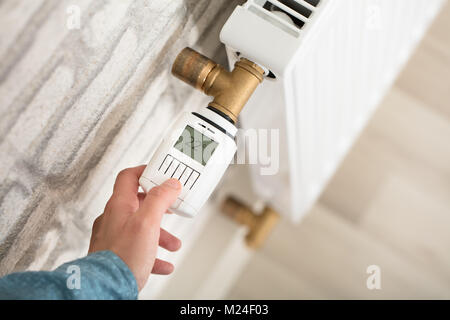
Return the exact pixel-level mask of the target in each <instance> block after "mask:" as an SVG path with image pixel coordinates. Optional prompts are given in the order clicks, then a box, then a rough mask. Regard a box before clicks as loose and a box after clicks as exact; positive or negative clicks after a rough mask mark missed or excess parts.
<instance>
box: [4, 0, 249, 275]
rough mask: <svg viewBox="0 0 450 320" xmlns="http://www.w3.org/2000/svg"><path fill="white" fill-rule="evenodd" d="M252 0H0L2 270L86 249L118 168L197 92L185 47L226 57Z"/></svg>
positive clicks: (136, 156)
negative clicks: (235, 15)
mask: <svg viewBox="0 0 450 320" xmlns="http://www.w3.org/2000/svg"><path fill="white" fill-rule="evenodd" d="M240 2H242V1H238V0H232V1H230V0H214V1H210V0H170V1H167V0H151V1H150V0H120V1H118V0H109V1H107V0H77V1H67V0H33V1H30V0H3V1H0V155H1V158H0V275H3V274H6V273H9V272H12V271H18V270H26V269H32V270H34V269H51V268H53V267H55V266H56V265H58V264H59V263H62V262H64V261H67V260H69V259H73V258H76V257H79V256H80V255H83V254H85V253H86V250H87V247H88V241H89V236H90V228H91V225H92V222H93V220H94V219H95V218H96V217H97V216H98V215H99V214H101V212H102V210H103V207H104V205H105V203H106V200H107V198H108V197H109V196H110V193H111V190H112V184H113V181H114V179H115V176H116V174H117V173H118V172H119V171H120V170H121V169H123V168H125V167H127V166H134V165H139V164H143V163H146V162H147V161H148V158H149V155H150V153H151V152H152V150H154V148H155V146H156V143H157V142H158V140H159V138H160V136H161V134H162V131H163V130H164V128H166V127H167V125H168V124H169V123H170V121H171V119H172V118H173V116H175V115H176V114H177V113H178V112H179V111H180V110H181V109H183V108H184V107H186V106H185V105H184V102H185V101H188V99H189V98H190V96H192V95H196V94H197V93H194V92H193V90H191V89H189V88H187V86H184V85H183V84H180V83H179V81H177V80H175V79H173V78H172V77H171V76H170V74H169V72H170V65H171V63H172V61H173V59H174V57H175V56H176V54H177V53H178V52H179V51H180V50H181V49H182V48H183V47H184V46H187V45H190V46H195V47H196V48H198V49H200V50H202V51H203V52H205V53H207V54H209V55H212V56H215V55H216V58H221V59H225V57H224V53H223V48H222V47H221V46H220V43H219V40H218V33H219V31H220V27H221V26H222V25H223V23H224V22H225V20H226V18H227V17H228V16H229V15H230V13H231V11H232V9H233V8H234V7H235V6H236V5H237V4H238V3H240ZM73 4H76V5H77V7H75V9H77V8H78V9H79V12H80V13H81V15H80V17H81V20H80V22H81V23H80V27H81V28H80V29H77V28H75V29H74V28H73V25H72V24H70V23H72V22H73V20H71V19H74V18H76V10H75V11H74V7H73ZM68 23H69V25H68ZM202 99H203V98H198V99H197V100H196V101H203V100H202ZM205 101H206V100H205Z"/></svg>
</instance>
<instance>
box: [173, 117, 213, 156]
mask: <svg viewBox="0 0 450 320" xmlns="http://www.w3.org/2000/svg"><path fill="white" fill-rule="evenodd" d="M218 145H219V144H218V143H217V142H215V141H214V140H212V139H210V138H208V137H207V136H205V135H204V134H202V133H200V132H198V131H197V130H195V129H194V128H192V127H191V126H186V128H185V129H184V131H183V133H182V134H181V136H180V138H178V141H177V142H176V143H175V146H174V148H175V149H177V150H179V151H181V152H183V153H184V154H185V155H187V156H189V157H191V158H192V159H194V160H195V161H197V162H199V163H201V164H202V165H206V163H207V162H208V160H209V159H210V158H211V156H212V155H213V153H214V151H216V148H217V146H218Z"/></svg>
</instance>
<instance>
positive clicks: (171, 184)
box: [136, 179, 181, 227]
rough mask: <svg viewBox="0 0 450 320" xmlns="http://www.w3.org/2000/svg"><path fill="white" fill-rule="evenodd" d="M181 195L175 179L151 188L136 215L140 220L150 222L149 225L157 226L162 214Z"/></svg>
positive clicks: (178, 184)
mask: <svg viewBox="0 0 450 320" xmlns="http://www.w3.org/2000/svg"><path fill="white" fill-rule="evenodd" d="M180 193H181V183H180V182H179V181H178V180H177V179H170V180H167V181H166V182H164V183H163V184H162V185H159V186H156V187H154V188H152V189H151V190H150V191H149V192H148V193H147V196H146V197H145V199H144V201H143V202H142V205H141V207H140V208H139V210H138V212H136V214H137V215H140V218H141V219H145V220H151V223H156V224H158V227H159V224H160V222H161V218H162V216H163V214H164V213H165V212H166V211H167V209H169V207H170V206H171V205H172V204H173V203H174V202H175V200H177V197H178V195H179V194H180Z"/></svg>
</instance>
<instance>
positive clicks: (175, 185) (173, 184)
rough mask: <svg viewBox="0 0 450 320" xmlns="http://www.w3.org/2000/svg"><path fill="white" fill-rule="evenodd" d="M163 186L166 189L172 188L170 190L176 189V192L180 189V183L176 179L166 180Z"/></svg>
mask: <svg viewBox="0 0 450 320" xmlns="http://www.w3.org/2000/svg"><path fill="white" fill-rule="evenodd" d="M163 185H164V186H166V187H169V188H172V189H176V190H178V189H180V188H181V184H180V181H178V180H177V179H170V180H167V181H166V182H164V184H163Z"/></svg>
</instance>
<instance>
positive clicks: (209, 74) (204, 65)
mask: <svg viewBox="0 0 450 320" xmlns="http://www.w3.org/2000/svg"><path fill="white" fill-rule="evenodd" d="M172 73H173V75H175V76H176V77H177V78H179V79H180V80H182V81H184V82H186V83H187V84H189V85H191V86H193V87H194V88H196V89H199V90H201V91H203V92H204V93H205V94H207V95H208V96H212V97H214V100H213V101H212V102H210V103H209V106H210V107H212V108H214V109H216V110H218V111H220V112H221V113H222V114H224V115H226V116H228V117H229V118H230V119H231V120H232V121H233V122H234V123H236V121H237V118H238V116H239V114H240V112H241V110H242V109H243V108H244V106H245V104H246V103H247V101H248V100H249V99H250V97H251V96H252V94H253V92H254V91H255V90H256V88H257V87H258V85H259V84H260V83H261V82H262V81H263V80H264V70H263V69H262V68H261V67H259V66H258V65H257V64H256V63H253V62H251V61H250V60H247V59H241V60H240V61H238V62H236V65H235V68H234V70H233V71H231V72H229V71H227V70H225V68H223V67H222V66H221V65H219V64H217V63H216V62H214V61H212V60H211V59H209V58H207V57H205V56H203V55H201V54H200V53H198V52H196V51H194V50H193V49H191V48H185V49H183V51H181V53H180V54H179V55H178V57H177V58H176V60H175V62H174V64H173V67H172Z"/></svg>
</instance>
